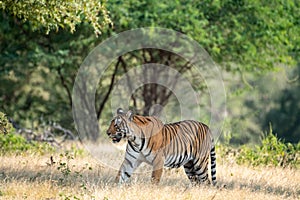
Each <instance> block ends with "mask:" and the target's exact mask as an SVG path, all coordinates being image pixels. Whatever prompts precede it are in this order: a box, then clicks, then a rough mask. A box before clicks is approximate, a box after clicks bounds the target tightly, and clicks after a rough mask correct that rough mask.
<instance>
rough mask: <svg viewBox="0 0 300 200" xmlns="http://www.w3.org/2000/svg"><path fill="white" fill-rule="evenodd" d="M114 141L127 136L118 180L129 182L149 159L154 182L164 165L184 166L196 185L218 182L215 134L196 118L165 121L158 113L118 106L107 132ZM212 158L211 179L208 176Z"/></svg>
mask: <svg viewBox="0 0 300 200" xmlns="http://www.w3.org/2000/svg"><path fill="white" fill-rule="evenodd" d="M106 133H107V135H108V137H109V138H110V139H111V140H112V142H113V143H118V142H120V140H121V139H127V146H126V152H125V159H124V161H123V163H122V165H121V167H120V169H119V171H118V174H117V176H116V179H115V182H116V183H118V184H122V183H124V182H127V181H128V179H129V178H130V177H131V175H132V174H133V172H134V171H135V169H137V168H138V167H139V166H140V164H141V163H143V162H145V163H147V164H150V165H151V166H152V175H151V182H152V183H153V184H158V183H159V182H160V179H161V176H162V172H163V167H164V166H165V167H169V168H179V167H181V166H183V167H184V171H185V174H186V175H187V177H188V179H189V180H190V182H191V183H192V184H193V185H198V184H200V183H203V182H206V183H208V184H212V185H216V183H217V181H216V153H215V146H214V139H213V135H212V133H211V131H210V129H209V127H208V126H207V125H205V124H204V123H201V122H198V121H194V120H184V121H179V122H175V123H169V124H164V123H163V122H162V121H161V120H159V119H158V118H156V117H154V116H141V115H137V114H134V113H133V112H132V111H131V110H129V111H128V112H126V113H125V112H124V110H123V109H121V108H119V109H117V113H116V116H115V117H114V118H113V119H112V120H111V123H110V125H109V128H108V129H107V131H106ZM209 157H210V165H211V181H212V182H210V180H209V179H208V163H209V162H208V160H209Z"/></svg>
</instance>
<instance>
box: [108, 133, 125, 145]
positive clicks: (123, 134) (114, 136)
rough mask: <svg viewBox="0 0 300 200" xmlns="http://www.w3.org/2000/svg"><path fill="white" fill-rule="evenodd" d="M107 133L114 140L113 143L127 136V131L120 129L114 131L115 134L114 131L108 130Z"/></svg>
mask: <svg viewBox="0 0 300 200" xmlns="http://www.w3.org/2000/svg"><path fill="white" fill-rule="evenodd" d="M107 135H108V136H109V138H111V139H112V142H113V143H117V142H120V140H121V139H122V138H125V137H126V132H124V131H122V130H121V131H118V132H116V133H114V134H112V133H110V132H107Z"/></svg>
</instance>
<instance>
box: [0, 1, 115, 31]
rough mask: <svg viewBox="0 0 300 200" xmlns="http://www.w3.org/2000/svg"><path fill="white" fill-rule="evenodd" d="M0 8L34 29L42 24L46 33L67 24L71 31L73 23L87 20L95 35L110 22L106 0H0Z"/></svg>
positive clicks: (73, 28)
mask: <svg viewBox="0 0 300 200" xmlns="http://www.w3.org/2000/svg"><path fill="white" fill-rule="evenodd" d="M0 8H2V9H3V10H4V11H7V12H8V13H11V14H13V15H14V16H17V17H18V18H19V19H22V20H23V21H24V22H26V21H29V22H30V24H31V26H32V28H33V29H34V30H37V29H40V28H42V27H43V28H45V29H46V33H47V34H48V33H49V32H50V30H56V31H57V30H58V29H59V28H67V27H68V28H69V29H70V31H71V32H72V33H73V32H74V31H75V29H76V25H78V24H80V23H82V22H88V23H90V24H91V25H92V26H93V28H94V31H95V34H97V35H98V34H100V33H101V30H102V29H103V28H104V26H106V25H107V24H110V23H111V21H110V19H109V16H108V12H107V10H106V8H105V2H104V1H98V0H82V1H75V0H71V1H56V0H39V1H36V0H33V1H13V0H3V1H0Z"/></svg>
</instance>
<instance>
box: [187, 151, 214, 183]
mask: <svg viewBox="0 0 300 200" xmlns="http://www.w3.org/2000/svg"><path fill="white" fill-rule="evenodd" d="M184 171H185V173H186V175H187V176H188V178H189V179H190V181H191V182H192V184H193V185H198V184H201V183H203V182H207V183H209V180H208V157H206V158H203V159H201V160H198V162H197V163H194V162H193V161H189V162H188V163H186V164H185V165H184Z"/></svg>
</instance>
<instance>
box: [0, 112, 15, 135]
mask: <svg viewBox="0 0 300 200" xmlns="http://www.w3.org/2000/svg"><path fill="white" fill-rule="evenodd" d="M13 132H14V128H13V126H12V124H11V123H10V122H9V121H8V119H7V117H6V116H5V114H4V113H3V112H0V134H1V135H2V134H8V133H13Z"/></svg>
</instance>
